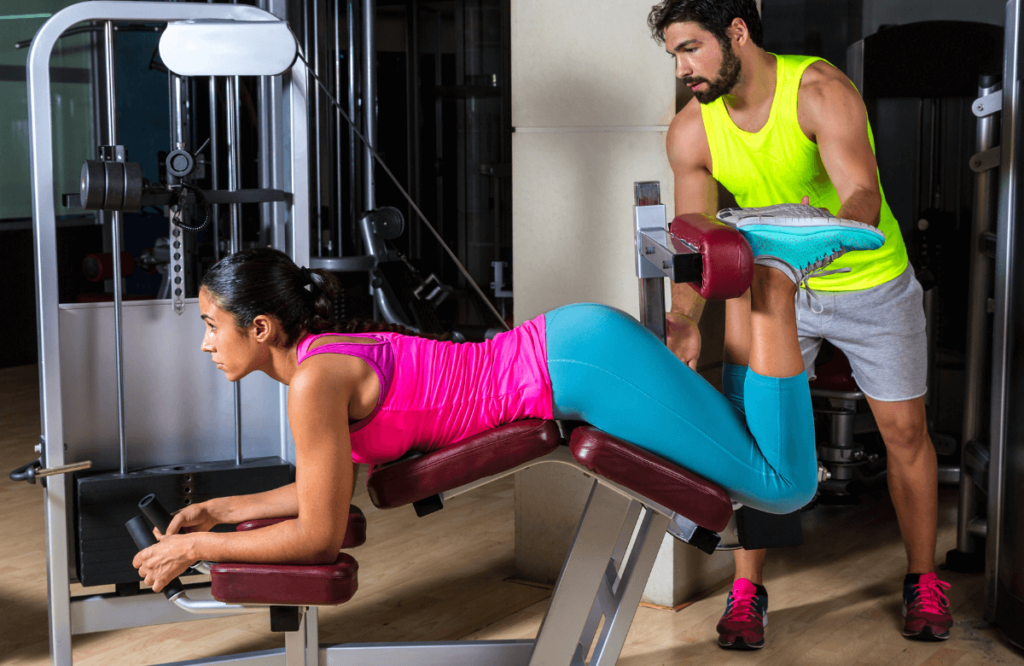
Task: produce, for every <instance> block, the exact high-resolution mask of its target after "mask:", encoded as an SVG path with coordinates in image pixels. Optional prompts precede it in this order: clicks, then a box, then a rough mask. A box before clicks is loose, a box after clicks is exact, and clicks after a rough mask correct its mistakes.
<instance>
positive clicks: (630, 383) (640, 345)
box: [545, 303, 818, 513]
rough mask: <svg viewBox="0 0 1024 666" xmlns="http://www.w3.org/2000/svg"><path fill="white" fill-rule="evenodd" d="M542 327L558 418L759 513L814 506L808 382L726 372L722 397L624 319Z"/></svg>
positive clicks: (575, 313)
mask: <svg viewBox="0 0 1024 666" xmlns="http://www.w3.org/2000/svg"><path fill="white" fill-rule="evenodd" d="M545 321H546V328H547V352H548V371H549V373H550V375H551V388H552V391H553V396H554V414H555V418H557V419H570V420H579V421H586V422H587V423H590V424H591V425H594V426H595V427H597V428H600V429H601V430H603V431H605V432H607V433H608V434H610V435H614V436H615V437H619V438H620V439H624V440H626V441H629V442H632V443H633V444H636V445H637V446H640V447H642V448H644V449H646V450H648V451H650V452H651V453H654V454H656V455H659V456H661V457H663V458H667V459H668V460H671V461H672V462H674V463H676V464H678V465H680V466H681V467H685V468H686V469H688V470H690V471H692V472H694V473H696V474H699V475H700V476H702V477H704V478H705V479H708V480H710V481H713V482H715V483H717V484H718V485H720V486H722V487H723V488H725V490H726V491H727V492H728V493H729V495H730V496H731V497H732V498H733V499H734V500H736V501H738V502H742V503H743V504H745V505H747V506H751V507H754V508H756V509H760V510H762V511H768V512H771V513H789V512H792V511H795V510H797V509H799V508H800V507H802V506H803V505H804V504H806V503H807V502H808V501H810V499H811V498H812V497H813V496H814V491H815V489H816V487H817V474H818V463H817V459H816V457H815V449H814V424H813V421H812V417H811V394H810V389H809V388H808V386H807V376H806V374H805V373H803V372H801V373H800V374H799V375H797V376H795V377H784V378H777V377H763V376H761V375H759V374H757V373H756V372H753V371H751V370H748V368H746V367H738V366H733V365H726V366H725V371H724V377H723V385H724V390H725V395H724V396H723V395H722V394H721V393H719V392H718V391H716V390H715V389H714V387H712V386H711V384H709V383H708V382H707V381H705V380H704V378H703V377H701V376H700V375H698V374H697V373H696V372H694V371H693V370H691V369H690V368H688V367H687V366H686V365H685V364H683V363H682V362H680V361H679V360H678V359H677V358H676V357H675V356H674V355H673V354H672V352H670V351H669V350H668V348H667V347H665V345H664V344H662V343H661V342H660V341H659V340H658V339H657V338H656V337H654V336H653V335H651V333H650V332H649V331H647V330H646V329H644V328H643V327H642V326H641V325H640V324H639V323H637V321H636V320H635V319H633V318H632V317H630V316H629V315H627V314H625V313H623V312H621V311H619V310H616V309H614V308H610V307H607V306H603V305H594V304H589V303H584V304H578V305H568V306H566V307H562V308H558V309H557V310H552V311H551V312H549V313H547V315H546V316H545ZM744 403H745V404H746V405H747V406H749V408H750V409H749V410H745V409H744Z"/></svg>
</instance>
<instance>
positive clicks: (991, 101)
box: [971, 90, 1003, 118]
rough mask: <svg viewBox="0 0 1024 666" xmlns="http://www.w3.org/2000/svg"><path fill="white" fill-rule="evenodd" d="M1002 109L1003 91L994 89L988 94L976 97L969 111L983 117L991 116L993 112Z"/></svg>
mask: <svg viewBox="0 0 1024 666" xmlns="http://www.w3.org/2000/svg"><path fill="white" fill-rule="evenodd" d="M1002 110H1003V91H1002V90H996V91H995V92H990V93H989V94H987V95H985V96H984V97H979V98H978V99H976V100H974V103H973V104H971V111H973V112H974V115H976V116H977V117H979V118H984V117H986V116H991V115H992V114H993V113H999V112H1000V111H1002Z"/></svg>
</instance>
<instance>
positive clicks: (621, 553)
mask: <svg viewBox="0 0 1024 666" xmlns="http://www.w3.org/2000/svg"><path fill="white" fill-rule="evenodd" d="M642 509H643V505H642V504H640V502H630V503H629V510H628V512H627V513H626V518H625V520H624V521H623V523H622V530H621V531H620V532H619V540H618V541H617V542H616V544H615V550H614V552H612V559H611V561H610V562H608V568H607V569H606V570H605V574H604V580H603V581H601V587H600V588H599V591H598V593H597V598H596V599H594V605H593V606H592V607H591V609H590V617H588V618H587V624H586V625H585V626H584V627H583V634H582V635H581V636H580V648H581V649H580V652H586V651H587V650H588V649H589V646H590V645H591V644H592V643H593V642H594V636H595V635H596V634H597V629H598V627H599V626H600V625H601V618H602V617H604V616H605V611H606V609H607V608H608V607H609V606H608V604H609V603H610V602H611V600H612V598H613V596H614V594H615V588H616V586H617V585H618V584H619V570H620V569H621V568H622V559H623V558H624V557H625V556H626V550H627V549H628V548H629V546H630V544H631V543H632V541H633V534H634V532H635V531H636V527H637V520H638V519H639V518H640V511H641V510H642ZM584 648H586V649H584Z"/></svg>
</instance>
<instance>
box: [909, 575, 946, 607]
mask: <svg viewBox="0 0 1024 666" xmlns="http://www.w3.org/2000/svg"><path fill="white" fill-rule="evenodd" d="M951 587H953V586H952V585H950V584H949V583H947V582H946V581H944V580H939V579H938V578H934V579H932V580H930V581H928V582H926V583H918V584H917V585H915V586H914V588H915V589H916V590H917V599H916V601H915V602H914V603H916V604H918V605H920V606H921V610H923V611H924V612H925V613H933V614H941V613H943V612H945V610H946V609H947V608H949V599H947V598H946V595H945V593H943V590H948V589H949V588H951Z"/></svg>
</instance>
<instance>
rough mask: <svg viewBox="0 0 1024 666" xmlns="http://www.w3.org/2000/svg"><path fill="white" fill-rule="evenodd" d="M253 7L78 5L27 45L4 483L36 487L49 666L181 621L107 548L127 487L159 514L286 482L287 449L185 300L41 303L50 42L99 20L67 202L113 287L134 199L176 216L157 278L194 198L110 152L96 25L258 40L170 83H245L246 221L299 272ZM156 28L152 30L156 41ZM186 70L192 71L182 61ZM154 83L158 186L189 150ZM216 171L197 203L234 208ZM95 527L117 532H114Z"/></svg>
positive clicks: (265, 400)
mask: <svg viewBox="0 0 1024 666" xmlns="http://www.w3.org/2000/svg"><path fill="white" fill-rule="evenodd" d="M269 4H270V8H271V11H265V10H262V9H257V8H255V7H250V6H244V5H227V4H198V3H167V2H107V1H98V2H83V3H80V4H76V5H72V6H71V7H68V8H67V9H64V10H62V11H60V12H58V13H57V14H55V15H54V16H53V17H52V18H51V19H50V20H49V21H47V23H46V24H44V25H43V27H42V28H41V29H40V30H39V32H38V33H37V34H36V36H35V37H34V39H33V40H32V45H31V48H30V51H29V55H28V77H27V78H28V104H29V120H30V150H31V158H32V159H31V168H32V205H33V213H34V214H33V217H34V236H33V244H34V250H35V255H36V262H35V271H36V275H35V278H36V299H37V312H38V315H37V316H38V326H39V373H40V406H41V426H42V435H41V437H40V443H39V447H38V451H39V455H40V457H39V460H38V461H35V462H34V463H30V464H29V465H28V466H26V467H25V468H24V469H22V470H20V474H21V475H22V476H24V477H25V478H26V480H35V478H38V477H44V478H43V479H42V483H43V485H44V497H45V500H44V506H45V517H46V534H47V546H46V548H47V582H48V588H49V625H50V626H49V629H50V631H49V633H50V652H51V657H52V659H53V662H54V663H57V664H70V663H71V636H72V635H78V634H84V633H90V632H95V631H106V630H109V629H116V628H128V627H137V626H144V625H150V624H159V623H163V622H177V621H183V620H190V619H194V618H193V616H191V615H190V614H188V613H186V612H184V611H181V610H180V609H178V608H177V607H174V606H172V605H169V604H164V603H153V602H154V601H155V600H156V599H155V597H154V595H150V594H139V593H138V577H137V575H135V578H134V579H130V578H129V576H130V574H131V573H133V570H132V569H131V565H130V562H131V551H132V550H134V548H133V547H132V545H131V540H130V538H129V539H128V540H127V548H126V544H125V543H123V540H124V530H123V527H121V526H120V523H123V521H120V523H119V522H118V520H117V518H116V514H117V513H118V512H119V511H123V510H125V507H126V508H127V510H129V511H131V510H133V509H134V504H135V503H136V502H137V501H138V498H139V493H138V492H137V487H138V486H137V485H136V484H140V483H141V484H143V485H145V486H146V487H147V489H148V490H147V492H149V491H150V490H153V489H154V488H155V489H156V490H157V494H158V495H159V496H162V498H163V499H164V501H165V502H167V503H168V504H171V505H173V506H180V505H183V504H187V503H189V502H191V501H200V500H201V499H203V498H205V497H209V496H212V494H213V493H217V494H223V492H224V490H225V489H226V487H227V486H231V485H234V486H235V492H238V491H242V492H254V491H257V490H259V489H261V488H262V489H268V488H271V487H276V486H279V485H282V484H284V483H287V482H289V480H290V479H291V477H292V474H293V471H292V465H291V463H290V462H289V461H290V460H292V459H294V450H293V448H294V445H293V443H292V442H290V440H289V434H288V426H287V422H286V416H285V414H286V411H285V410H286V392H285V391H286V389H285V387H282V386H280V385H277V384H276V383H275V382H272V381H270V380H269V379H266V378H261V377H254V378H252V380H251V381H250V379H248V378H247V379H246V380H245V381H243V382H242V383H241V384H242V386H241V391H244V392H245V396H246V398H245V399H246V406H247V409H246V410H245V413H244V414H243V413H242V410H241V399H240V393H239V386H238V384H236V385H235V386H234V387H233V388H232V387H229V385H228V384H226V383H225V382H224V381H223V378H222V377H221V376H219V373H218V372H216V370H215V369H214V368H213V367H212V364H210V363H209V362H208V361H207V360H206V359H204V358H203V357H202V355H201V354H197V353H196V349H197V347H196V345H197V344H198V341H199V340H200V338H201V336H202V323H201V321H200V320H199V317H198V314H199V312H198V305H197V302H196V300H195V299H191V298H186V293H185V292H184V289H183V285H182V284H181V283H173V282H172V284H173V285H174V286H172V290H173V291H172V295H173V298H172V299H171V302H170V303H168V302H167V301H163V302H161V301H139V302H131V303H128V302H122V293H121V280H118V279H115V280H113V288H114V299H113V302H112V303H88V304H65V305H61V304H60V303H59V300H58V290H57V285H58V278H57V275H56V274H55V272H54V271H53V269H52V267H53V266H55V265H56V263H57V261H56V252H57V250H56V220H55V192H56V188H55V175H54V159H53V148H54V146H53V121H52V109H51V86H50V83H51V80H50V71H49V59H50V54H51V52H52V50H53V47H54V44H55V43H56V41H57V40H58V39H59V38H60V36H61V35H62V34H63V33H64V32H65V31H67V30H69V29H73V27H74V26H76V25H78V24H81V23H83V22H88V21H94V22H101V25H102V26H103V29H104V37H105V40H104V41H105V49H104V51H105V55H106V58H105V62H104V68H105V73H106V79H105V80H106V91H105V92H106V95H105V98H106V106H107V118H108V126H107V128H106V133H105V143H104V145H103V146H101V147H100V149H99V155H98V157H99V160H97V161H89V162H86V164H85V165H84V167H83V179H82V184H81V185H82V189H81V191H80V192H79V193H77V194H78V196H79V198H80V203H84V204H86V205H87V206H88V207H90V208H92V207H99V208H104V209H106V210H110V211H112V221H113V232H114V233H113V244H114V250H113V253H112V256H113V261H114V264H115V265H114V270H113V274H114V275H120V274H121V270H120V266H119V265H118V264H119V263H120V258H121V252H120V246H119V244H120V238H121V225H122V219H123V218H122V216H123V211H125V210H130V209H132V207H133V206H136V205H141V203H142V202H143V201H152V202H154V203H155V204H156V205H160V204H170V205H172V206H175V207H176V208H178V213H179V214H176V215H174V216H173V217H172V221H171V223H170V228H169V236H170V238H171V243H172V244H171V247H170V248H169V253H170V259H171V261H172V264H171V270H170V271H169V275H170V276H171V278H172V280H173V278H174V277H175V276H176V275H177V274H179V273H181V271H180V270H177V269H176V268H175V266H176V265H180V264H175V263H174V262H175V261H180V260H181V257H180V256H175V255H180V254H183V248H180V247H178V246H175V245H174V242H180V241H181V240H182V239H183V238H184V235H183V234H185V233H188V232H187V231H185V227H187V226H189V222H188V219H189V216H188V215H187V213H186V212H185V211H182V210H181V209H182V208H183V206H182V204H187V203H189V202H190V201H196V200H197V195H196V194H195V193H194V192H190V191H188V190H189V188H188V187H187V186H186V187H177V188H175V187H174V184H175V183H167V184H161V185H150V186H148V187H147V186H146V185H145V183H143V182H142V181H141V178H140V177H139V176H140V174H139V170H138V169H137V168H136V167H134V166H132V165H131V163H130V162H129V161H128V156H127V150H126V149H125V147H124V146H121V145H119V144H118V141H117V138H118V134H117V130H118V128H117V122H116V119H117V112H116V102H115V100H116V90H115V78H116V77H115V72H114V63H115V60H114V57H113V54H114V38H115V33H114V23H115V22H117V23H118V24H125V23H127V24H153V23H165V24H172V25H176V26H179V27H180V28H181V29H182V30H183V31H186V32H187V33H189V34H190V35H193V36H194V33H195V29H196V28H198V29H202V28H203V27H204V26H217V25H219V26H220V27H219V29H221V30H224V31H227V32H228V33H233V32H238V33H243V34H244V33H247V32H259V33H260V35H262V37H261V39H262V42H263V43H261V52H260V53H253V52H252V49H251V48H250V49H248V52H242V53H241V55H244V56H245V58H244V59H245V65H246V68H242V67H241V65H240V64H239V62H238V61H237V60H234V61H233V60H230V59H210V58H208V59H206V60H205V62H206V63H208V64H209V66H214V67H215V66H226V67H230V66H231V65H232V63H234V64H235V66H236V67H237V68H238V69H235V70H231V69H219V70H216V71H214V70H210V71H207V72H194V71H193V72H188V73H189V74H191V75H192V76H209V77H210V80H211V82H212V81H213V80H214V77H228V83H229V84H230V82H231V79H232V78H233V77H234V76H235V75H259V76H260V81H261V91H262V92H263V94H261V96H260V99H259V104H258V107H259V110H260V116H261V117H262V118H263V119H264V120H266V121H267V122H265V123H263V125H262V126H261V130H262V131H261V133H260V147H261V152H262V154H264V155H274V156H275V158H274V159H268V160H265V162H266V164H265V165H264V167H265V168H264V171H263V173H262V174H261V188H260V191H261V194H260V195H259V196H260V197H262V199H260V200H261V201H262V202H264V204H263V206H262V207H261V208H262V212H263V215H264V219H263V220H262V222H263V225H264V229H265V230H266V231H267V236H268V240H269V241H270V244H272V245H273V246H274V247H277V248H278V249H281V250H283V251H286V252H288V253H289V254H290V255H291V257H292V258H293V259H294V260H295V261H296V262H297V263H299V264H301V265H306V264H308V262H309V247H310V242H309V241H310V239H309V226H310V225H309V219H308V208H309V200H308V182H309V180H308V160H307V152H306V147H307V130H306V118H307V92H308V81H307V76H306V70H305V67H304V65H303V64H302V63H301V62H298V61H296V60H295V57H294V50H295V41H294V38H293V37H292V36H291V33H290V31H288V29H287V26H286V25H285V24H284V22H283V21H282V18H283V16H282V15H281V12H280V10H281V9H283V7H281V6H280V5H281V4H282V3H276V2H271V3H269ZM275 11H276V12H277V13H276V14H275ZM184 21H197V22H199V23H197V24H192V29H189V28H188V24H184V23H177V22H184ZM202 22H207V23H205V24H204V23H202ZM209 22H214V23H209ZM215 22H221V23H220V24H217V23H215ZM275 30H276V31H277V36H276V37H272V36H269V37H268V34H269V33H268V32H267V31H275ZM282 30H283V31H284V33H287V39H283V37H285V34H284V33H282V32H281V31H282ZM174 32H175V31H170V34H171V37H173V36H174ZM167 34H168V31H165V35H164V37H167ZM186 36H187V35H186ZM168 39H170V38H168ZM196 39H200V40H201V41H203V42H204V47H206V48H210V49H212V51H208V52H215V51H216V49H215V48H213V46H212V45H211V44H210V43H209V41H210V40H209V36H207V38H206V39H202V38H201V37H196ZM242 41H244V40H242ZM269 41H273V43H274V44H278V45H281V46H283V48H285V49H286V50H287V48H291V49H292V53H293V55H292V56H291V58H290V60H288V58H287V56H286V57H285V60H286V62H285V64H284V65H282V64H281V60H280V59H278V60H277V61H273V59H271V58H269V57H263V55H262V54H266V53H267V52H268V49H264V48H263V47H264V46H265V45H266V44H267V43H268V42H269ZM168 43H170V42H168ZM249 43H250V45H251V44H255V43H260V42H258V41H252V40H250V42H249ZM179 44H181V42H179ZM232 44H233V48H237V47H238V45H239V40H238V39H233V40H232ZM181 54H184V51H181V52H179V55H181ZM174 55H175V54H174V53H173V51H172V50H168V51H167V53H165V56H164V57H165V60H169V61H171V62H172V63H173V62H174V57H173V56H174ZM189 60H192V61H195V59H194V58H193V59H189V58H184V60H183V61H189ZM175 66H177V65H175ZM254 68H255V69H254ZM170 85H171V87H172V91H175V93H176V94H175V95H172V104H171V112H172V134H173V135H174V136H173V137H172V139H173V143H175V144H176V145H175V146H174V148H175V151H172V152H171V155H169V157H168V165H167V166H168V174H169V175H170V176H171V177H174V178H178V179H181V178H187V172H188V167H189V164H188V161H189V158H190V157H192V155H193V154H192V153H188V152H180V151H187V150H188V148H189V146H187V145H183V144H185V142H186V141H185V140H186V135H185V132H184V124H185V119H184V113H183V106H184V104H183V99H182V90H183V86H182V81H181V78H180V77H178V76H177V75H175V74H173V73H172V74H170ZM229 87H230V86H229ZM229 110H230V109H229ZM229 125H230V121H229ZM229 135H230V132H229ZM235 145H237V142H235ZM196 152H198V151H196ZM229 164H231V165H232V166H231V171H230V173H233V174H235V176H232V177H231V179H229V181H230V182H229V183H228V191H225V192H211V193H208V194H207V195H206V198H207V201H208V202H209V203H218V204H221V205H230V206H232V208H233V209H236V210H237V207H238V206H239V205H240V202H241V201H243V200H244V197H246V196H251V195H252V194H253V193H252V192H249V193H246V192H245V191H239V188H238V186H237V173H238V171H237V168H238V163H237V157H232V158H231V159H230V160H229ZM175 173H178V174H180V175H178V176H175V175H174V174H175ZM179 183H180V180H179ZM183 195H184V196H185V200H182V197H183ZM198 196H199V197H201V196H203V195H198ZM161 197H163V198H161ZM167 197H170V199H168V198H167ZM188 197H192V198H191V199H188ZM69 203H70V198H69ZM199 203H200V204H201V200H200V201H199ZM233 218H234V220H235V221H236V224H233V225H232V226H233V228H232V231H231V241H232V246H233V248H232V249H233V250H237V249H238V248H239V247H240V243H241V238H240V233H241V232H240V228H239V227H240V225H238V224H237V219H238V213H237V212H236V213H235V214H234V215H233ZM175 232H177V233H175ZM125 366H128V367H130V368H131V373H130V375H127V376H126V373H125V371H124V368H125ZM243 430H244V432H245V441H246V450H245V452H244V453H245V455H244V457H243V451H242V446H241V442H242V432H243ZM114 442H117V445H116V446H115V445H114ZM232 444H233V446H232ZM182 461H188V462H187V463H182ZM69 462H70V463H71V465H70V466H66V463H69ZM86 464H90V465H91V467H92V470H89V471H88V472H81V471H77V473H76V476H75V477H73V478H72V477H68V476H66V475H65V474H66V473H71V472H75V471H76V470H80V469H81V468H82V467H84V466H85V465H86ZM93 470H96V472H94V471H93ZM107 470H110V471H107ZM225 484H226V485H225ZM243 489H244V490H243ZM129 497H130V499H126V498H129ZM110 524H113V525H116V526H117V527H116V528H115V530H116V534H115V533H113V532H111V531H110ZM126 558H127V559H126ZM72 582H80V583H82V584H83V585H86V586H89V585H97V584H109V583H113V584H115V586H116V589H117V591H116V592H114V593H108V594H84V595H80V596H76V597H72V596H71V591H70V585H71V583H72ZM197 594H202V590H200V591H199V592H197Z"/></svg>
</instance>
